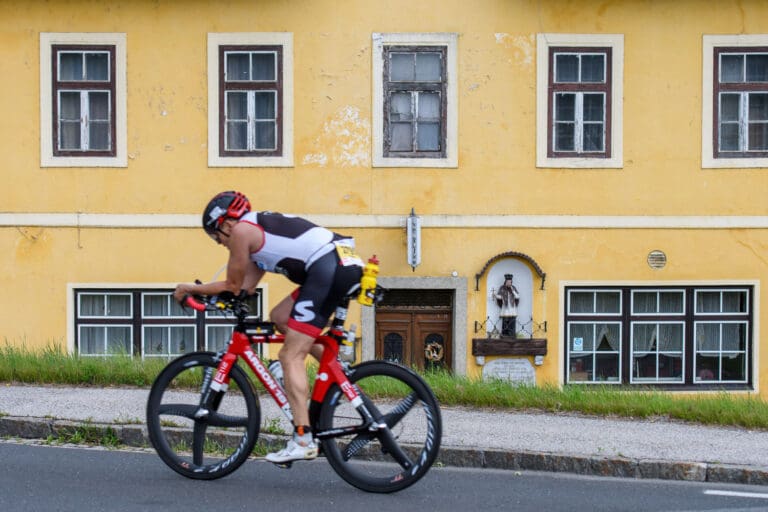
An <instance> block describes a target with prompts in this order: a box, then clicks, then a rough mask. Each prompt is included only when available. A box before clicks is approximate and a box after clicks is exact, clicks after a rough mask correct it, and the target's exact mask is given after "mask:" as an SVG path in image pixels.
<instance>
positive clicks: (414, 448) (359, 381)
mask: <svg viewBox="0 0 768 512" xmlns="http://www.w3.org/2000/svg"><path fill="white" fill-rule="evenodd" d="M349 379H350V381H351V382H352V383H353V384H354V385H355V386H356V387H357V388H358V389H359V390H360V391H361V392H362V395H363V401H364V403H365V404H366V406H367V407H368V409H369V410H370V411H371V413H372V414H373V415H374V418H375V419H376V420H377V423H378V424H379V427H378V428H374V429H364V430H361V429H360V428H358V430H357V432H355V433H352V434H350V435H347V436H343V437H334V438H329V439H325V440H323V452H324V453H325V456H326V457H327V459H328V462H329V463H330V464H331V466H332V467H333V469H334V470H335V471H336V473H338V474H339V476H340V477H341V478H343V479H344V480H345V481H347V482H348V483H350V484H351V485H353V486H355V487H357V488H359V489H362V490H364V491H368V492H380V493H387V492H395V491H399V490H401V489H405V488H406V487H408V486H410V485H413V484H414V483H416V482H417V481H419V479H421V477H423V476H424V475H425V474H426V472H427V471H428V470H429V468H430V467H431V466H432V463H433V462H434V461H435V458H436V457H437V453H438V451H439V450H440V439H441V437H442V419H441V416H440V407H439V405H438V403H437V399H436V398H435V395H434V394H433V393H432V390H431V389H430V388H429V386H427V384H426V383H425V382H424V381H423V380H422V378H421V377H420V376H419V375H418V374H416V373H415V372H413V371H411V370H409V369H407V368H405V367H403V366H400V365H397V364H393V363H387V362H383V361H371V362H367V363H363V364H361V365H358V366H355V367H353V368H352V369H351V370H350V373H349ZM383 425H386V427H384V426H383ZM318 427H319V429H320V430H321V431H322V430H331V429H344V428H347V427H362V420H361V419H360V414H358V412H357V411H356V410H355V408H354V406H353V405H352V404H351V403H350V402H349V401H348V400H347V397H346V395H345V394H344V393H342V391H341V389H340V388H339V387H338V386H336V385H334V386H333V387H332V388H331V389H330V390H329V392H328V394H327V395H326V397H325V400H324V402H323V405H322V408H321V410H320V416H319V419H318Z"/></svg>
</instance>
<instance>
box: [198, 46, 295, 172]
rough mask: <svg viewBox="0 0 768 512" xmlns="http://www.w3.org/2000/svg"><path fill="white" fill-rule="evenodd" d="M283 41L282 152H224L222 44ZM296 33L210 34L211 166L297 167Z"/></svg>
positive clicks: (209, 122)
mask: <svg viewBox="0 0 768 512" xmlns="http://www.w3.org/2000/svg"><path fill="white" fill-rule="evenodd" d="M234 45H242V46H260V45H265V46H266V45H272V46H275V45H280V46H282V47H283V76H282V83H283V105H282V107H283V112H282V115H283V118H282V129H281V130H280V131H279V132H278V134H277V137H278V139H280V140H282V143H283V149H282V153H283V154H282V156H242V157H240V156H227V157H223V156H220V154H221V152H220V147H219V46H234ZM293 108H294V103H293V34H292V33H290V32H226V33H209V34H208V166H209V167H293V165H294V160H293Z"/></svg>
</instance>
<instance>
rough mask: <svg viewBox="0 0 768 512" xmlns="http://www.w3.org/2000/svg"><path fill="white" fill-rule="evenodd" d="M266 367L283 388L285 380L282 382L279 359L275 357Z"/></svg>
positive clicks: (281, 367) (281, 368)
mask: <svg viewBox="0 0 768 512" xmlns="http://www.w3.org/2000/svg"><path fill="white" fill-rule="evenodd" d="M267 368H269V373H271V374H272V376H273V377H274V378H275V380H277V382H278V383H279V384H280V387H281V388H285V382H283V366H282V365H281V364H280V361H279V360H277V359H275V360H274V361H271V362H270V363H269V366H268V367H267Z"/></svg>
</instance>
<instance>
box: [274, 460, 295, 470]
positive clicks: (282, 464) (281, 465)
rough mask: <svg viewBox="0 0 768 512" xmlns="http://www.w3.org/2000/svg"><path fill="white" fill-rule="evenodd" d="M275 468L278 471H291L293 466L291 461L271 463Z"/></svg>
mask: <svg viewBox="0 0 768 512" xmlns="http://www.w3.org/2000/svg"><path fill="white" fill-rule="evenodd" d="M272 464H274V465H275V466H277V467H279V468H280V469H291V467H292V466H293V461H291V462H273V463H272Z"/></svg>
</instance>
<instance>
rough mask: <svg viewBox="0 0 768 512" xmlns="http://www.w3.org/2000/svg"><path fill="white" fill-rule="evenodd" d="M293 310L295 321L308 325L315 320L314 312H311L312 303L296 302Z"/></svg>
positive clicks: (308, 301)
mask: <svg viewBox="0 0 768 512" xmlns="http://www.w3.org/2000/svg"><path fill="white" fill-rule="evenodd" d="M293 309H294V310H295V311H296V316H295V319H296V320H297V321H299V322H302V323H309V322H311V321H312V320H314V319H315V312H314V311H312V301H311V300H303V301H301V302H297V303H296V304H295V305H294V306H293Z"/></svg>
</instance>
